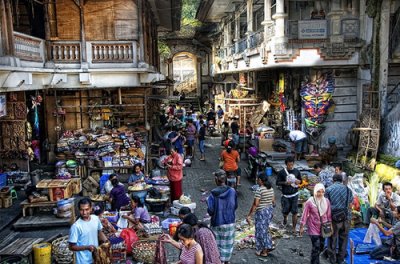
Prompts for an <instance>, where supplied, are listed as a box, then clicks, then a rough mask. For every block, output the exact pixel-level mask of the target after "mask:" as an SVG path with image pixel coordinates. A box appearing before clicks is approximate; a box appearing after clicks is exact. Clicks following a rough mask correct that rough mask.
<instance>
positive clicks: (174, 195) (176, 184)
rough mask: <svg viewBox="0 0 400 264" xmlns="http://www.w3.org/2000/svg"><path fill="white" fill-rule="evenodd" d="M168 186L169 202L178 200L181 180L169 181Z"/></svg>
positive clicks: (180, 193) (180, 194)
mask: <svg viewBox="0 0 400 264" xmlns="http://www.w3.org/2000/svg"><path fill="white" fill-rule="evenodd" d="M169 186H170V187H171V201H175V200H179V198H181V196H182V180H179V181H170V182H169Z"/></svg>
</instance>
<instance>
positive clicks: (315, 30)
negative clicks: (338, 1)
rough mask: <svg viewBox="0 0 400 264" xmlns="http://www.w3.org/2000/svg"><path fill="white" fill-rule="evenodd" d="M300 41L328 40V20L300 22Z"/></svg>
mask: <svg viewBox="0 0 400 264" xmlns="http://www.w3.org/2000/svg"><path fill="white" fill-rule="evenodd" d="M298 29H299V39H326V38H327V37H328V33H327V32H328V22H327V20H300V21H299V24H298Z"/></svg>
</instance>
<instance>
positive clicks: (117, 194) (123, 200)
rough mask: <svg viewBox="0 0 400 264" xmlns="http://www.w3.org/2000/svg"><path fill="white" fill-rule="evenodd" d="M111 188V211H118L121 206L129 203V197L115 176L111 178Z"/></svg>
mask: <svg viewBox="0 0 400 264" xmlns="http://www.w3.org/2000/svg"><path fill="white" fill-rule="evenodd" d="M111 184H112V185H113V188H112V190H111V192H110V199H109V200H110V203H111V209H112V210H113V211H119V209H121V207H123V206H127V205H129V197H128V195H127V194H126V192H125V187H124V185H123V184H122V185H121V184H120V182H119V181H118V178H117V177H114V178H113V179H112V180H111Z"/></svg>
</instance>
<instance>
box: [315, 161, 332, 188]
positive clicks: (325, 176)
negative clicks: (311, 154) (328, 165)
mask: <svg viewBox="0 0 400 264" xmlns="http://www.w3.org/2000/svg"><path fill="white" fill-rule="evenodd" d="M314 171H315V174H316V175H317V176H318V177H319V179H320V182H321V183H322V184H323V185H324V186H325V188H328V187H329V186H331V185H332V184H333V175H334V173H333V172H332V171H330V170H329V169H323V168H322V164H321V163H317V164H315V165H314Z"/></svg>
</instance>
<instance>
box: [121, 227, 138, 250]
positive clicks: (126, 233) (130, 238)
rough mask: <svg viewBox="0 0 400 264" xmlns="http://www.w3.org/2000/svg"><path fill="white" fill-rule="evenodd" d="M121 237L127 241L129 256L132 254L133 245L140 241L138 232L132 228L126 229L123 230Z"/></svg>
mask: <svg viewBox="0 0 400 264" xmlns="http://www.w3.org/2000/svg"><path fill="white" fill-rule="evenodd" d="M119 236H120V237H122V238H123V239H124V241H125V245H126V252H127V253H128V254H131V253H132V244H133V243H135V242H137V241H138V240H139V238H138V236H137V235H136V232H135V231H134V230H133V229H131V228H125V229H124V230H122V232H121V234H120V235H119Z"/></svg>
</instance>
